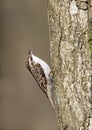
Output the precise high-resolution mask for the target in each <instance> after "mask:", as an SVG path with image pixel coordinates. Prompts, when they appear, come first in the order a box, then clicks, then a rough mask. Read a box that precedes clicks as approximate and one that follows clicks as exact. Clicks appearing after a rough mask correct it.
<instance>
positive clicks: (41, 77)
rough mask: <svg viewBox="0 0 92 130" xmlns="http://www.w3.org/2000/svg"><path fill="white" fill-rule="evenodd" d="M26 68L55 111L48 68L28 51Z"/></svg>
mask: <svg viewBox="0 0 92 130" xmlns="http://www.w3.org/2000/svg"><path fill="white" fill-rule="evenodd" d="M26 66H27V68H28V70H29V71H30V72H31V74H32V76H33V77H34V79H35V80H36V82H37V84H38V86H39V87H40V88H41V90H42V91H43V92H44V93H45V95H46V97H47V98H48V99H49V101H50V103H51V105H52V107H53V109H55V106H54V103H53V100H52V86H53V83H52V78H51V77H50V72H51V71H50V67H49V66H48V64H47V63H46V62H45V61H43V60H42V59H40V58H38V57H37V56H35V55H33V54H32V50H31V49H30V50H29V52H28V57H27V61H26Z"/></svg>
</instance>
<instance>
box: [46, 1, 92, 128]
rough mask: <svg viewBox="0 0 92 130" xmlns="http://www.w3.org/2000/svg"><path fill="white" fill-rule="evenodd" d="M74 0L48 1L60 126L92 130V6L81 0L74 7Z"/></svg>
mask: <svg viewBox="0 0 92 130" xmlns="http://www.w3.org/2000/svg"><path fill="white" fill-rule="evenodd" d="M72 2H74V1H70V0H48V25H49V39H50V52H51V64H52V68H53V70H52V71H53V76H54V87H55V89H54V99H55V106H56V114H57V120H58V126H59V127H58V128H59V130H92V84H91V80H92V79H91V78H92V77H91V75H92V72H91V53H92V38H91V37H90V39H89V33H88V32H91V31H89V27H88V14H89V13H88V7H89V6H88V1H86V0H83V1H79V0H78V1H77V2H75V7H74V5H73V6H71V4H72ZM76 5H77V6H76ZM90 7H91V6H90ZM75 9H76V10H75ZM89 25H90V24H89ZM90 41H91V42H90Z"/></svg>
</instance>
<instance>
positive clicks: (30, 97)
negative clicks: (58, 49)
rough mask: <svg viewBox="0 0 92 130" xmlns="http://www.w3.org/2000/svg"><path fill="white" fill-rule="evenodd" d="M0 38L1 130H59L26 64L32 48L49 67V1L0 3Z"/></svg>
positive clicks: (6, 0)
mask: <svg viewBox="0 0 92 130" xmlns="http://www.w3.org/2000/svg"><path fill="white" fill-rule="evenodd" d="M0 36H1V37H0V130H56V129H57V126H56V117H55V113H54V111H53V109H52V107H51V106H50V104H49V101H48V99H47V98H46V96H45V95H44V94H43V92H42V91H41V90H40V89H39V87H38V85H37V84H36V82H35V80H34V79H33V77H32V76H31V74H30V73H29V71H28V70H27V68H26V65H25V61H26V58H27V54H28V50H29V48H31V49H33V52H34V54H35V55H37V56H39V57H40V58H42V59H43V60H45V61H46V62H47V63H48V64H49V65H50V52H49V37H48V24H47V0H0Z"/></svg>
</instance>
